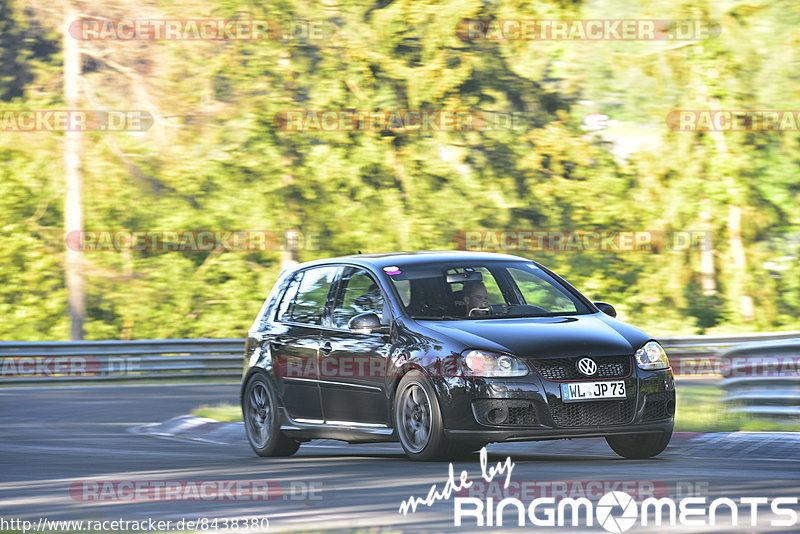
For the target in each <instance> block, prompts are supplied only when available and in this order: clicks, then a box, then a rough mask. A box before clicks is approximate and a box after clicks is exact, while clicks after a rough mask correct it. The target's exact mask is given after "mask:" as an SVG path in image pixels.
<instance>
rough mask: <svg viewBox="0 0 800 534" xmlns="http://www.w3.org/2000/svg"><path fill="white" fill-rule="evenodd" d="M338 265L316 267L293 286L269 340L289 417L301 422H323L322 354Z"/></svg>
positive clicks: (290, 284)
mask: <svg viewBox="0 0 800 534" xmlns="http://www.w3.org/2000/svg"><path fill="white" fill-rule="evenodd" d="M340 269H341V268H340V267H337V266H324V267H312V268H310V269H306V270H304V271H300V272H298V273H297V274H296V275H295V277H294V279H293V280H292V281H291V282H290V283H289V286H288V287H287V290H286V292H285V293H284V297H283V299H282V301H281V303H280V306H279V308H278V312H277V314H276V321H275V324H274V326H273V328H272V329H271V332H270V335H269V336H267V338H266V339H265V342H266V343H269V345H270V347H269V348H270V350H271V352H272V363H273V369H274V371H275V375H276V376H277V380H278V382H279V391H278V393H279V395H280V397H281V402H282V405H283V406H284V407H285V408H286V411H287V412H288V413H289V416H290V417H291V418H292V419H293V420H295V421H296V422H299V423H321V422H322V421H323V414H322V406H321V401H320V391H319V370H318V365H319V362H318V352H319V344H320V332H321V327H322V320H323V316H324V315H325V307H326V305H327V303H328V297H329V293H330V290H331V287H332V285H333V280H334V279H335V276H336V273H337V272H338V271H339V270H340Z"/></svg>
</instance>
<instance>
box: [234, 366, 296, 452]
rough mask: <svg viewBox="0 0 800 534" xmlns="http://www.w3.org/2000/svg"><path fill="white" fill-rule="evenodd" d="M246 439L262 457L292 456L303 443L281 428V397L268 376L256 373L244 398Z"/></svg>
mask: <svg viewBox="0 0 800 534" xmlns="http://www.w3.org/2000/svg"><path fill="white" fill-rule="evenodd" d="M242 416H243V418H244V428H245V433H246V434H247V441H249V442H250V447H252V448H253V450H254V451H255V453H256V454H258V455H259V456H291V455H292V454H294V453H295V452H297V449H298V448H299V447H300V443H298V442H297V441H295V440H293V439H291V438H289V437H287V436H285V435H284V434H283V433H282V432H281V431H280V419H279V416H278V399H277V396H276V395H275V392H273V391H272V386H271V385H270V383H269V381H268V380H267V378H266V377H265V376H262V375H260V374H257V375H254V376H253V377H252V378H251V379H250V380H249V381H248V382H247V387H246V388H245V391H244V396H243V397H242Z"/></svg>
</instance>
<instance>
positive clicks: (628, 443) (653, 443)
mask: <svg viewBox="0 0 800 534" xmlns="http://www.w3.org/2000/svg"><path fill="white" fill-rule="evenodd" d="M671 438H672V430H670V431H669V432H659V433H657V434H622V435H619V436H606V441H607V442H608V445H609V446H610V447H611V448H612V449H613V450H614V452H616V453H617V454H619V455H620V456H622V457H624V458H630V459H632V460H641V459H644V458H652V457H653V456H658V455H659V454H661V453H662V452H664V449H666V448H667V445H669V440H670V439H671Z"/></svg>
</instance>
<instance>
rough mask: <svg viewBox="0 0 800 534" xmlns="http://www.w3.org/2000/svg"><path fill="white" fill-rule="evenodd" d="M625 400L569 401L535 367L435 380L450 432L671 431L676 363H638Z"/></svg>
mask: <svg viewBox="0 0 800 534" xmlns="http://www.w3.org/2000/svg"><path fill="white" fill-rule="evenodd" d="M597 380H598V381H605V380H624V382H625V389H626V392H627V396H626V397H625V398H624V399H620V400H616V399H615V400H597V401H588V402H579V403H565V402H563V401H562V398H561V386H560V384H562V383H564V382H568V381H556V380H548V379H545V378H544V377H543V376H542V375H541V374H539V373H538V372H536V371H532V372H531V373H530V374H528V375H527V376H525V377H520V378H458V379H453V378H451V379H441V380H439V381H435V382H436V385H435V387H437V389H438V393H439V399H440V402H441V408H442V416H443V419H444V426H445V433H446V434H447V435H448V437H450V438H451V439H455V440H468V441H485V442H498V441H513V440H520V441H523V440H525V441H527V440H547V439H564V438H573V437H594V436H608V435H614V434H632V433H652V432H671V431H672V427H673V425H674V413H675V382H674V379H673V376H672V370H671V369H665V370H659V371H645V370H642V369H639V368H638V366H635V365H633V366H632V369H631V372H630V375H629V376H627V377H625V378H607V379H606V378H602V379H597ZM497 414H500V415H497Z"/></svg>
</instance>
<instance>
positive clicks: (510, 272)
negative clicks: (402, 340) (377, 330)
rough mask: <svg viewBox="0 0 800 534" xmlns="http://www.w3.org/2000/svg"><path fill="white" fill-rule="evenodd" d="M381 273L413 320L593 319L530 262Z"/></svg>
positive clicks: (388, 269) (387, 269) (417, 267)
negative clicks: (579, 317)
mask: <svg viewBox="0 0 800 534" xmlns="http://www.w3.org/2000/svg"><path fill="white" fill-rule="evenodd" d="M384 272H386V274H387V275H388V276H389V278H390V279H391V280H392V283H393V284H394V287H395V289H396V290H397V293H398V294H399V295H400V300H401V301H402V304H403V306H404V307H405V310H406V312H408V314H409V315H411V316H412V317H414V318H415V319H434V320H448V319H486V318H498V317H542V316H549V315H577V314H585V313H591V310H590V309H589V308H588V307H587V306H586V305H585V304H584V303H583V301H582V300H581V299H580V298H578V297H577V296H576V295H574V294H573V293H572V292H571V291H570V290H569V289H567V288H566V287H565V286H563V285H562V284H561V283H560V282H558V281H557V280H555V279H554V278H553V277H552V276H550V275H549V274H547V273H546V272H545V271H544V270H542V269H541V268H540V267H538V266H537V265H536V264H535V263H532V262H525V261H511V262H483V263H468V262H458V263H447V264H442V263H437V264H429V265H410V266H403V267H397V266H391V267H385V268H384Z"/></svg>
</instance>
